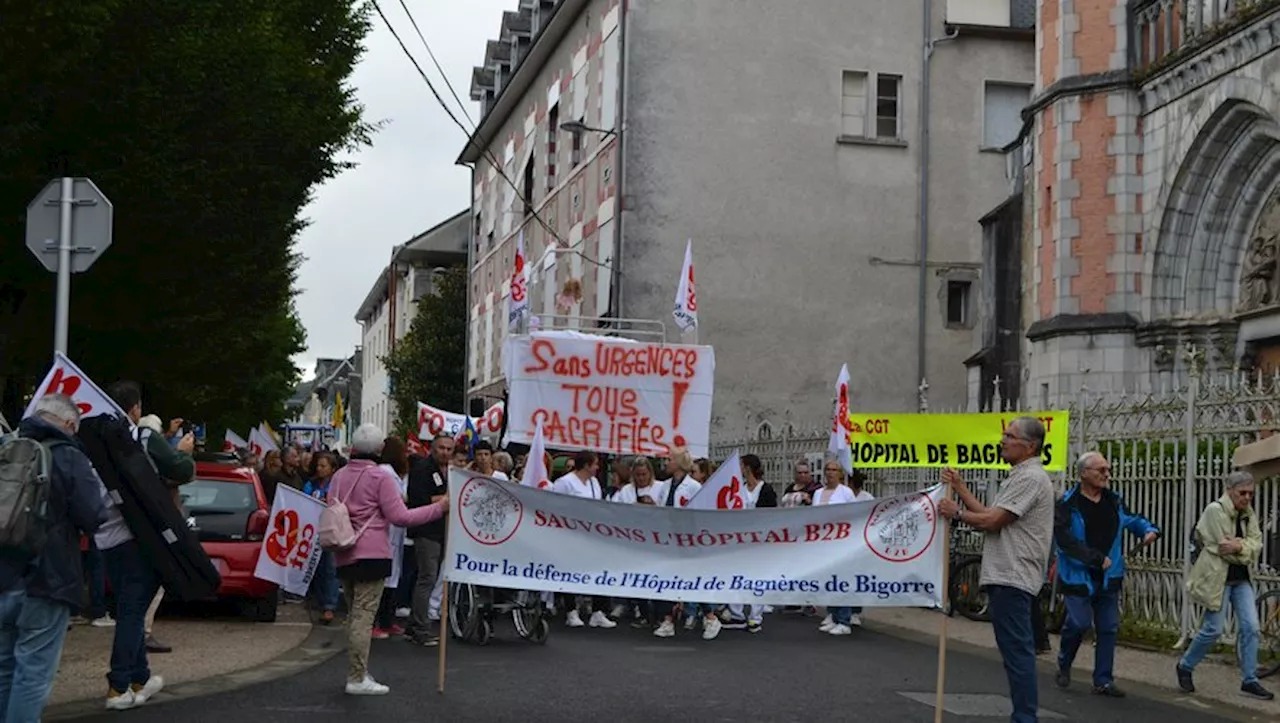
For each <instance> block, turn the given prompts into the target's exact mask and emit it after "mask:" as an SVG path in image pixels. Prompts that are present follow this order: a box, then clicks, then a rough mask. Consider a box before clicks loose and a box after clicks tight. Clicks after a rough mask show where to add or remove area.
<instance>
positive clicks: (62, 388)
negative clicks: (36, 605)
mask: <svg viewBox="0 0 1280 723" xmlns="http://www.w3.org/2000/svg"><path fill="white" fill-rule="evenodd" d="M48 394H65V395H67V396H68V397H71V399H72V401H74V402H75V403H76V406H77V407H79V408H80V418H81V419H88V418H89V417H96V416H98V415H99V414H112V415H115V416H117V417H120V418H122V419H128V418H129V415H127V414H125V413H124V410H123V409H121V408H120V405H118V404H116V403H115V401H113V400H112V399H111V397H109V396H107V394H106V392H104V391H102V389H100V388H99V387H98V385H97V384H94V383H93V380H92V379H90V378H89V376H88V375H87V374H85V373H84V372H82V371H80V367H78V366H76V365H75V364H73V363H72V362H71V360H70V359H68V358H67V357H66V355H64V354H62V353H61V352H54V354H53V367H52V368H50V369H49V373H48V374H46V375H45V376H44V381H42V382H40V386H39V387H38V388H37V389H36V395H35V396H34V397H32V398H31V403H30V404H28V405H27V411H25V412H23V413H22V418H23V419H26V418H27V417H30V416H31V415H32V414H35V412H36V402H38V401H40V398H41V397H44V396H46V395H48Z"/></svg>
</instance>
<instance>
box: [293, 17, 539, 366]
mask: <svg viewBox="0 0 1280 723" xmlns="http://www.w3.org/2000/svg"><path fill="white" fill-rule="evenodd" d="M380 2H381V5H382V9H383V12H385V13H386V14H387V18H388V19H389V20H390V21H391V24H392V25H393V26H394V27H395V29H396V32H397V33H399V34H400V38H401V39H402V40H403V41H404V43H405V45H406V46H408V48H409V51H410V52H411V53H413V55H414V57H416V58H417V59H418V63H419V65H421V66H422V68H423V69H424V70H425V71H426V72H427V74H428V76H429V77H430V78H431V81H432V82H433V83H435V84H436V88H437V90H439V91H440V93H441V95H442V96H444V98H445V99H446V100H447V101H449V103H450V104H451V107H453V106H452V104H453V98H452V97H451V96H450V95H449V92H448V90H447V89H446V88H445V87H444V84H443V83H441V82H439V77H440V76H439V74H438V73H437V72H436V70H435V67H434V66H433V65H432V64H431V61H430V58H429V57H428V56H427V53H426V50H425V49H424V48H423V46H422V41H421V40H419V39H418V36H417V33H415V32H414V30H413V26H411V25H410V24H409V20H408V18H407V16H406V15H405V12H404V10H403V9H402V8H401V7H400V3H399V2H398V0H380ZM406 4H407V5H408V6H409V9H410V10H411V11H412V12H413V17H414V18H415V19H416V20H417V21H418V27H420V28H421V29H422V33H423V35H424V36H426V39H427V42H428V43H430V44H431V50H432V51H433V52H434V53H435V55H436V58H437V59H438V60H439V61H440V65H441V66H443V68H444V70H445V72H446V73H447V74H448V76H449V81H450V82H451V83H453V87H454V89H455V90H457V92H458V96H459V97H460V98H462V100H463V102H465V103H466V104H467V112H468V113H470V114H471V117H472V118H478V108H477V105H476V104H475V103H472V102H471V99H470V97H469V94H470V89H471V69H472V68H473V67H474V66H476V65H480V64H482V63H483V62H484V49H485V41H487V40H489V39H494V38H497V36H498V31H499V29H500V28H501V27H502V12H503V11H504V10H515V9H516V8H517V7H518V6H519V2H518V0H466V1H465V2H451V1H450V0H406ZM365 45H366V47H367V51H366V53H365V55H364V60H363V61H362V62H361V63H360V65H359V67H357V68H356V71H355V75H354V76H353V78H352V82H353V84H354V85H355V86H356V88H357V91H358V94H359V98H360V102H361V103H362V104H363V105H364V107H365V118H366V119H367V120H369V121H371V122H378V121H382V122H383V123H384V126H383V128H382V129H381V130H380V131H378V132H377V133H376V134H375V135H374V137H373V145H372V147H369V148H365V149H364V150H363V151H361V152H360V153H358V154H355V155H354V156H353V157H352V160H354V161H355V162H356V163H358V164H359V165H358V166H357V167H356V168H354V169H351V170H349V171H347V172H346V173H343V174H342V175H341V176H339V177H338V178H336V179H334V180H332V181H330V182H329V183H327V184H325V185H324V186H322V187H321V188H319V189H317V192H316V197H315V201H314V202H313V203H312V204H311V205H310V206H308V207H307V208H306V209H305V210H304V211H303V216H304V217H306V218H308V219H310V221H311V225H310V226H309V227H308V228H307V229H306V230H305V231H303V232H302V235H301V238H300V239H299V242H300V249H301V251H302V254H303V255H304V256H306V258H307V260H306V262H305V263H304V264H303V265H302V269H301V271H300V273H299V281H298V286H299V287H300V288H301V294H300V295H299V297H298V312H299V314H300V315H301V316H302V323H303V325H305V326H306V329H307V346H308V348H307V351H306V352H304V353H303V354H301V355H299V356H298V357H297V359H296V361H297V364H298V366H299V367H301V368H302V369H303V373H304V377H305V378H310V377H311V375H312V372H313V371H314V367H315V360H316V359H317V358H321V357H347V356H350V355H351V353H352V351H353V350H354V349H355V346H356V345H357V344H359V343H360V327H359V325H358V324H356V322H355V314H356V310H357V309H358V308H359V306H360V302H361V301H363V300H364V297H365V295H366V294H368V293H369V289H370V288H371V287H372V286H373V283H374V280H375V279H376V278H377V275H378V274H379V273H380V272H381V271H382V269H383V268H384V267H385V266H386V264H387V261H388V260H390V253H391V247H392V246H395V245H397V244H401V243H404V242H405V241H408V240H409V239H410V238H412V237H413V236H414V235H416V234H418V233H420V232H422V231H425V230H426V229H428V228H430V227H432V226H434V225H436V224H437V223H439V222H441V221H443V220H445V219H447V218H449V217H450V216H453V215H454V214H455V213H458V212H459V211H462V210H463V209H465V208H467V206H468V204H469V203H470V196H471V194H470V192H469V190H468V186H469V183H470V174H469V172H468V171H467V170H466V169H465V168H462V167H461V166H455V165H454V160H455V159H456V158H457V157H458V154H459V153H460V152H461V150H462V147H463V145H464V144H465V142H466V136H464V135H463V133H462V130H461V129H460V128H458V127H457V126H456V125H454V123H453V121H451V120H449V117H448V116H446V115H445V112H444V111H443V110H442V109H441V108H440V105H439V104H438V103H437V102H436V100H435V99H434V98H433V97H432V96H431V91H430V90H428V89H427V85H426V83H424V82H423V81H422V78H421V77H420V76H419V75H418V72H417V71H416V70H415V69H414V67H413V64H412V63H410V62H409V59H408V58H406V57H405V55H404V52H403V51H402V50H401V49H400V46H399V45H398V44H397V43H396V40H395V38H394V37H392V35H391V33H390V32H389V31H388V30H387V28H386V25H385V24H383V22H382V19H381V18H379V17H378V16H377V14H376V13H375V14H374V15H373V30H372V31H371V32H370V34H369V36H368V38H367V39H366V41H365ZM453 110H454V114H455V115H457V116H458V118H459V119H460V120H462V122H463V123H466V122H467V121H466V119H465V118H464V117H463V116H462V114H461V113H459V112H458V111H457V109H456V107H453Z"/></svg>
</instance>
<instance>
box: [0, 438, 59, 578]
mask: <svg viewBox="0 0 1280 723" xmlns="http://www.w3.org/2000/svg"><path fill="white" fill-rule="evenodd" d="M51 449H52V445H51V444H44V443H41V442H38V441H36V440H34V439H30V438H28V437H22V436H19V435H18V434H16V433H14V434H9V435H5V436H3V437H0V549H3V550H16V551H19V552H21V553H24V554H25V555H26V556H28V557H35V556H36V555H38V554H40V551H41V550H43V549H44V543H45V540H46V539H47V538H48V535H49V485H50V483H51V481H52V478H53V477H52V475H53V460H52V454H51V452H50V450H51Z"/></svg>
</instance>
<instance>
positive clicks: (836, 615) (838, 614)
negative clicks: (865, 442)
mask: <svg viewBox="0 0 1280 723" xmlns="http://www.w3.org/2000/svg"><path fill="white" fill-rule="evenodd" d="M822 477H823V485H822V487H821V488H820V489H818V490H817V491H815V492H814V493H813V504H814V506H817V505H841V504H848V503H850V502H854V501H856V500H855V498H854V494H853V490H852V489H851V488H850V487H849V486H848V485H846V484H844V481H845V475H844V468H843V467H841V466H840V462H839V460H836V459H828V460H827V462H826V464H825V465H823V468H822ZM859 623H861V621H860V620H859ZM851 625H853V608H851V607H843V606H842V607H833V608H830V609H829V610H828V613H827V617H826V618H824V619H823V621H822V624H821V625H819V626H818V630H821V631H822V632H824V633H829V634H831V635H851V634H853V628H852V627H851Z"/></svg>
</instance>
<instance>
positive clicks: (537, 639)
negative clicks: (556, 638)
mask: <svg viewBox="0 0 1280 723" xmlns="http://www.w3.org/2000/svg"><path fill="white" fill-rule="evenodd" d="M550 633H551V623H549V622H547V619H546V618H538V622H536V623H534V625H533V630H531V631H529V637H528V638H526V640H528V641H529V642H531V643H534V644H536V645H545V644H546V642H547V636H548V635H549V634H550Z"/></svg>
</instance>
